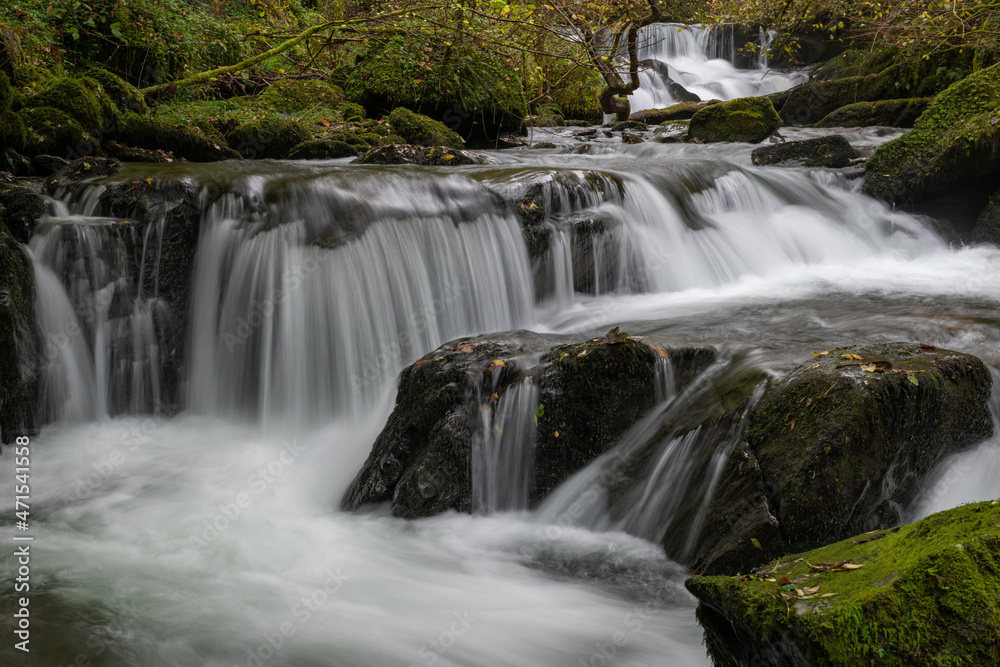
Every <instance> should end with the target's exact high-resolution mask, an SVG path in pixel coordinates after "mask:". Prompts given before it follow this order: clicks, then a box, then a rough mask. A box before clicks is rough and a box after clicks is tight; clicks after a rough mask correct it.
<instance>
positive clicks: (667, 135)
mask: <svg viewBox="0 0 1000 667" xmlns="http://www.w3.org/2000/svg"><path fill="white" fill-rule="evenodd" d="M689 131H690V123H689V122H688V121H686V120H668V121H664V123H663V124H662V125H660V126H659V127H658V128H656V131H655V132H654V133H653V141H657V142H659V143H661V144H676V143H680V142H683V141H686V140H687V136H688V133H689Z"/></svg>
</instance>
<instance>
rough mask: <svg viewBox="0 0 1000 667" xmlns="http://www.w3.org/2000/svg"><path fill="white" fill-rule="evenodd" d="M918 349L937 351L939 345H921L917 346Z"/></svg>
mask: <svg viewBox="0 0 1000 667" xmlns="http://www.w3.org/2000/svg"><path fill="white" fill-rule="evenodd" d="M917 347H919V348H920V349H921V350H936V349H937V345H931V344H929V343H921V344H920V345H917Z"/></svg>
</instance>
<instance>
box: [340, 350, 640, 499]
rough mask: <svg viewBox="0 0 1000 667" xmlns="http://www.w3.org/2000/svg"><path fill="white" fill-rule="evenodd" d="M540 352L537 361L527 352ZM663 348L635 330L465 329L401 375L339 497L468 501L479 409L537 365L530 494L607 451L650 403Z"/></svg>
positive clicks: (539, 492) (535, 496)
mask: <svg viewBox="0 0 1000 667" xmlns="http://www.w3.org/2000/svg"><path fill="white" fill-rule="evenodd" d="M539 354H540V355H541V360H540V362H539V364H538V365H537V366H532V365H530V364H529V365H525V364H526V362H524V359H525V358H527V357H530V356H532V355H535V356H536V358H537V355H539ZM656 359H657V352H656V351H655V350H654V349H653V348H651V347H650V346H648V345H646V344H644V343H642V342H640V341H637V340H635V339H631V338H627V337H623V338H621V339H620V340H615V342H610V341H609V340H608V339H593V340H590V341H586V342H583V343H578V344H577V343H571V344H566V345H561V346H553V345H552V342H551V340H550V339H545V338H541V337H538V336H532V335H529V334H518V335H517V336H515V337H511V336H509V335H503V334H501V335H498V336H491V337H489V338H486V337H481V338H474V339H460V340H457V341H454V342H452V343H449V344H447V345H444V346H442V347H441V348H438V349H437V350H436V351H434V352H433V353H431V354H429V355H427V356H426V357H424V358H423V359H421V360H420V361H418V362H416V363H415V364H413V365H412V366H410V367H408V368H407V369H405V370H404V371H403V373H402V375H401V376H400V382H399V392H398V394H397V397H396V407H395V409H394V410H393V413H392V415H391V416H390V417H389V421H388V422H387V424H386V427H385V429H384V430H383V431H382V433H381V434H379V437H378V438H377V440H376V442H375V445H374V447H373V449H372V453H371V455H370V456H369V457H368V460H367V461H366V462H365V464H364V466H363V467H362V469H361V471H360V472H359V473H358V476H357V477H356V478H355V480H354V482H353V483H352V484H351V487H350V488H349V489H348V491H347V493H346V495H345V496H344V499H343V502H342V504H343V506H344V507H345V508H346V509H357V508H359V507H361V506H363V505H366V504H370V503H383V502H387V503H389V504H390V506H391V509H392V512H393V514H394V515H396V516H402V517H408V518H413V517H419V516H430V515H432V514H436V513H439V512H443V511H446V510H449V509H452V510H457V511H462V512H468V511H470V510H471V509H472V481H471V467H472V448H473V446H474V440H475V437H476V434H477V429H479V428H481V418H480V412H481V411H482V410H485V409H488V407H489V406H490V405H493V404H495V403H496V402H497V401H499V400H500V398H501V397H502V396H503V394H504V392H505V391H507V389H508V388H509V387H511V386H512V385H513V384H514V383H516V382H518V381H519V380H522V379H524V378H525V376H526V374H531V375H532V376H533V377H534V378H535V379H534V382H536V384H537V386H538V388H539V398H538V400H539V407H538V408H537V410H536V413H535V419H536V425H537V432H538V442H537V446H536V448H535V471H534V473H533V475H532V476H531V480H530V483H529V489H528V494H529V501H530V502H537V501H538V500H539V499H540V498H541V497H543V496H544V495H545V494H546V493H548V492H549V491H551V490H552V489H554V488H555V487H556V486H557V485H558V484H560V483H561V482H563V481H565V480H566V479H567V478H568V477H569V476H570V475H571V474H572V473H573V472H575V471H576V470H578V469H579V468H581V467H583V466H584V465H586V464H587V463H589V462H590V461H592V460H593V459H594V458H595V457H597V456H599V455H600V454H601V453H603V452H604V451H606V450H607V449H608V448H609V447H610V446H611V445H612V444H613V443H614V442H615V439H616V438H617V437H618V435H620V434H621V432H622V431H624V430H625V429H626V428H628V427H629V426H630V425H631V424H632V423H634V422H635V420H636V419H637V418H638V417H639V416H640V415H641V414H642V413H643V412H645V411H646V410H648V409H649V407H650V406H652V404H653V402H654V398H655V391H654V365H655V362H656Z"/></svg>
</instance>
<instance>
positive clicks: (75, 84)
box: [25, 77, 104, 131]
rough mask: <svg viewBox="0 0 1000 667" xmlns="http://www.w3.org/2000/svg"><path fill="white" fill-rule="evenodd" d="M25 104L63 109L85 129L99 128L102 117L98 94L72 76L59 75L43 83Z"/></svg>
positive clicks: (102, 111) (102, 110) (102, 112)
mask: <svg viewBox="0 0 1000 667" xmlns="http://www.w3.org/2000/svg"><path fill="white" fill-rule="evenodd" d="M25 104H26V105H27V106H29V107H50V108H53V109H59V110H60V111H64V112H65V113H67V114H68V115H69V116H70V118H72V119H74V120H75V121H76V122H78V123H79V124H80V125H81V126H83V128H84V129H86V130H87V131H94V130H98V129H100V127H101V125H102V122H103V117H104V109H102V107H101V99H100V95H99V94H98V93H97V92H95V91H93V90H91V89H90V88H89V87H87V85H86V84H84V82H83V81H82V80H80V79H79V78H73V77H61V78H58V79H54V80H53V81H51V82H49V83H47V84H45V85H44V86H43V87H42V88H41V89H40V90H39V91H38V92H36V93H35V94H34V95H32V96H31V97H29V98H28V99H27V100H26V102H25Z"/></svg>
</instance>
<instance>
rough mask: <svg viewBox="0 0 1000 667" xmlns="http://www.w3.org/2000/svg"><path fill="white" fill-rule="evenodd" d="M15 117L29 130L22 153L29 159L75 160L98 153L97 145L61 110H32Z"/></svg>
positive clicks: (25, 110)
mask: <svg viewBox="0 0 1000 667" xmlns="http://www.w3.org/2000/svg"><path fill="white" fill-rule="evenodd" d="M18 115H19V116H20V117H21V119H22V120H23V121H24V124H25V126H26V127H27V129H28V136H27V141H26V142H25V146H24V151H25V153H26V154H27V155H29V156H34V155H43V154H44V155H57V156H59V157H66V158H75V157H78V156H80V155H96V154H99V153H100V150H101V147H100V143H99V142H98V141H97V140H96V139H95V138H94V137H93V136H92V135H91V134H90V133H88V132H87V131H86V130H84V128H83V126H82V125H80V123H78V122H77V121H76V120H75V119H73V118H72V117H71V116H70V115H69V114H67V113H66V112H65V111H62V110H61V109H56V108H54V107H31V108H27V109H22V110H21V111H20V112H19V113H18Z"/></svg>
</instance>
